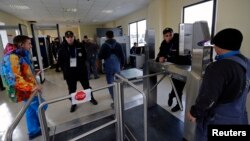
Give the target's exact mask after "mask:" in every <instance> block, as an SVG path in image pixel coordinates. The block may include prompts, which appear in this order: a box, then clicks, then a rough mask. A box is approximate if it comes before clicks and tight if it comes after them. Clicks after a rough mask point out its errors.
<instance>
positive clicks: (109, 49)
mask: <svg viewBox="0 0 250 141" xmlns="http://www.w3.org/2000/svg"><path fill="white" fill-rule="evenodd" d="M106 38H107V40H106V41H105V43H104V44H102V47H101V50H100V52H99V55H98V56H99V59H104V64H103V66H104V71H105V73H106V80H107V83H108V84H112V83H113V82H114V74H115V73H120V71H121V69H122V68H123V66H124V64H125V60H124V58H125V57H124V53H123V50H122V46H121V44H120V43H118V42H116V40H115V39H113V38H114V33H113V31H107V32H106ZM109 93H110V95H111V98H112V99H114V94H113V88H112V87H109ZM112 105H113V104H111V106H112Z"/></svg>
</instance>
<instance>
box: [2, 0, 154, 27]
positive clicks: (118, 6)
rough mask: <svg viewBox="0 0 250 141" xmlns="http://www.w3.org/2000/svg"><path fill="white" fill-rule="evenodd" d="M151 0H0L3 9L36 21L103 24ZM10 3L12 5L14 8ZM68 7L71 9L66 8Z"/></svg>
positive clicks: (22, 17)
mask: <svg viewBox="0 0 250 141" xmlns="http://www.w3.org/2000/svg"><path fill="white" fill-rule="evenodd" d="M149 1H150V0H0V11H4V12H6V13H10V14H12V15H15V16H17V17H19V18H21V19H24V20H28V21H37V23H41V24H46V23H47V24H55V23H58V24H71V25H72V24H75V25H77V24H79V22H80V23H86V24H96V23H99V24H100V23H105V22H109V21H112V20H115V19H117V18H121V17H122V16H125V15H128V14H130V13H132V12H134V11H136V10H138V9H140V8H143V7H145V6H146V5H147V4H148V3H149ZM10 5H12V8H11V7H10ZM13 5H14V8H13ZM16 7H17V8H16ZM27 7H28V9H27ZM20 8H21V9H20ZM25 8H26V9H25ZM69 8H70V9H69ZM67 10H68V11H69V12H66V11H67Z"/></svg>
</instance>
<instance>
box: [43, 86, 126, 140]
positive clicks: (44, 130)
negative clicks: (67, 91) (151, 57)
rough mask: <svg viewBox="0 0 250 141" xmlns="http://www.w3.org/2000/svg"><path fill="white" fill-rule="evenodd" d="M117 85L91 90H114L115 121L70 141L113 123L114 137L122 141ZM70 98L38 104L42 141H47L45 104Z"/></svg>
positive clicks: (119, 99) (77, 138)
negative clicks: (114, 128) (115, 126)
mask: <svg viewBox="0 0 250 141" xmlns="http://www.w3.org/2000/svg"><path fill="white" fill-rule="evenodd" d="M118 85H119V83H116V82H115V83H113V84H110V85H107V86H105V87H101V88H98V89H94V90H92V92H96V91H100V90H103V89H106V88H109V87H113V90H114V92H115V93H114V104H115V119H114V120H112V121H109V122H108V123H105V124H103V125H101V126H98V127H96V128H94V129H92V130H90V131H88V132H86V133H84V134H82V135H79V136H77V137H75V138H73V139H71V140H70V141H75V140H79V139H81V138H83V137H86V136H88V135H89V134H92V133H94V132H96V131H98V130H101V129H103V128H105V127H107V126H109V125H111V124H114V123H117V128H116V130H117V132H116V133H117V136H116V139H117V141H122V140H123V132H122V129H121V128H122V127H123V125H122V121H121V120H120V119H121V118H120V117H121V114H122V113H121V112H122V109H121V98H120V95H121V94H120V93H119V90H118V89H119V86H118ZM69 98H71V96H70V95H68V96H64V97H62V98H57V99H53V100H49V101H45V102H43V103H41V104H40V106H39V120H40V124H41V129H42V136H43V140H44V141H49V133H48V130H46V129H47V121H46V117H45V111H44V110H43V109H44V108H43V107H44V106H45V105H47V104H52V103H56V102H59V101H62V100H66V99H69Z"/></svg>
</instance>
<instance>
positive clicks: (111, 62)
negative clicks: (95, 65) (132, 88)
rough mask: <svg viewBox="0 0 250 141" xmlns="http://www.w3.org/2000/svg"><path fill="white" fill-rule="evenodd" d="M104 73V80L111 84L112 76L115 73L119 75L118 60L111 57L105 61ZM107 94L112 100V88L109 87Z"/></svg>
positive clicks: (113, 56) (119, 66)
mask: <svg viewBox="0 0 250 141" xmlns="http://www.w3.org/2000/svg"><path fill="white" fill-rule="evenodd" d="M104 69H105V70H104V71H105V73H106V80H107V83H108V84H113V82H114V75H115V74H116V73H118V74H119V73H120V71H121V65H120V62H119V60H118V58H117V57H116V56H115V55H111V56H110V57H109V58H108V59H106V60H105V63H104ZM109 93H110V95H111V98H112V99H114V92H113V87H109Z"/></svg>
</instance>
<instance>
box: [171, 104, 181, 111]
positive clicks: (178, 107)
mask: <svg viewBox="0 0 250 141" xmlns="http://www.w3.org/2000/svg"><path fill="white" fill-rule="evenodd" d="M179 110H180V106H179V104H176V105H175V106H174V108H172V109H171V111H172V112H177V111H179Z"/></svg>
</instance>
